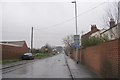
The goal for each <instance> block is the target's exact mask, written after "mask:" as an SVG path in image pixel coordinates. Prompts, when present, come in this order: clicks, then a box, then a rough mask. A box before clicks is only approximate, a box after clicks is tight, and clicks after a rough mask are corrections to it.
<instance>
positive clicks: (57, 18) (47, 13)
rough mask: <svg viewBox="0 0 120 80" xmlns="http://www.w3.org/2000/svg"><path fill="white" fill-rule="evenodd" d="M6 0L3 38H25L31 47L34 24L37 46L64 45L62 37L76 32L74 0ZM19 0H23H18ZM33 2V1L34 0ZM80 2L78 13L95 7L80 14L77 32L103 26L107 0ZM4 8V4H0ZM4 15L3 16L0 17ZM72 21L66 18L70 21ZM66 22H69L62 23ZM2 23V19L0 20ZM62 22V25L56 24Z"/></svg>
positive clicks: (35, 43) (3, 17) (3, 12)
mask: <svg viewBox="0 0 120 80" xmlns="http://www.w3.org/2000/svg"><path fill="white" fill-rule="evenodd" d="M5 1H6V2H4V3H2V12H1V11H0V13H2V14H1V15H2V19H1V18H0V20H2V23H0V24H2V29H1V30H2V31H1V32H2V39H1V38H0V39H1V40H3V41H9V40H10V41H11V40H12V41H13V40H25V41H26V42H27V44H28V46H30V32H31V27H32V26H33V27H34V47H35V48H39V47H41V46H43V45H45V44H46V43H48V44H50V45H62V44H63V43H62V39H63V38H64V37H66V36H67V35H74V34H75V22H74V19H71V18H73V17H74V4H72V3H70V2H71V1H72V0H69V1H68V0H66V1H65V0H64V1H62V2H55V1H51V2H47V1H46V2H36V0H35V1H34V2H24V1H21V2H14V0H13V2H7V0H5ZM19 1H20V0H19ZM31 1H33V0H31ZM101 3H103V2H79V1H78V2H77V10H78V12H77V13H78V15H79V14H81V13H83V12H84V11H87V10H89V9H91V8H94V7H95V6H97V5H100V6H99V7H97V8H95V9H94V10H91V11H89V12H87V13H85V14H84V15H81V16H79V17H78V33H79V34H80V35H81V31H84V32H87V31H89V30H90V25H91V24H96V25H97V26H98V28H100V29H101V28H104V27H105V26H103V23H102V18H103V15H104V8H105V7H106V4H107V3H104V4H101ZM0 8H1V6H0ZM0 17H1V16H0ZM69 19H71V20H70V21H66V20H69ZM64 21H66V23H62V24H59V23H61V22H64ZM0 22H1V21H0ZM56 24H59V25H56Z"/></svg>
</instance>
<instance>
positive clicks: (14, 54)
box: [2, 44, 29, 60]
mask: <svg viewBox="0 0 120 80" xmlns="http://www.w3.org/2000/svg"><path fill="white" fill-rule="evenodd" d="M28 51H29V49H28V47H27V45H26V44H24V45H23V47H15V46H9V45H2V59H3V60H4V59H19V58H20V57H21V55H22V54H24V53H26V52H28Z"/></svg>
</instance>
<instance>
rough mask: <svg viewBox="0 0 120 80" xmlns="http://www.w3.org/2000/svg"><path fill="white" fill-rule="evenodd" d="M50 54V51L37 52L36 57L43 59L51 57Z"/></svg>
mask: <svg viewBox="0 0 120 80" xmlns="http://www.w3.org/2000/svg"><path fill="white" fill-rule="evenodd" d="M49 56H50V55H49V54H48V53H37V54H36V55H35V58H37V59H42V58H47V57H49Z"/></svg>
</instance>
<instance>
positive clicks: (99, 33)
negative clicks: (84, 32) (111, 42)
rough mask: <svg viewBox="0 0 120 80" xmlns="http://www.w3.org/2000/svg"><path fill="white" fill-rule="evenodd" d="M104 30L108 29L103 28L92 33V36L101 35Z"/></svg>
mask: <svg viewBox="0 0 120 80" xmlns="http://www.w3.org/2000/svg"><path fill="white" fill-rule="evenodd" d="M104 31H106V29H104V28H103V29H101V30H99V31H97V32H95V33H93V34H91V35H90V37H101V33H103V32H104ZM90 37H89V38H90Z"/></svg>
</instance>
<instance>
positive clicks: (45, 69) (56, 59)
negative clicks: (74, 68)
mask: <svg viewBox="0 0 120 80" xmlns="http://www.w3.org/2000/svg"><path fill="white" fill-rule="evenodd" d="M15 69H16V70H13V71H11V72H7V73H4V74H3V78H71V76H70V72H69V70H68V67H67V65H66V61H65V56H64V54H59V55H56V56H53V57H49V58H46V59H42V60H36V61H35V62H32V63H28V64H25V65H21V66H18V67H16V68H15Z"/></svg>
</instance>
